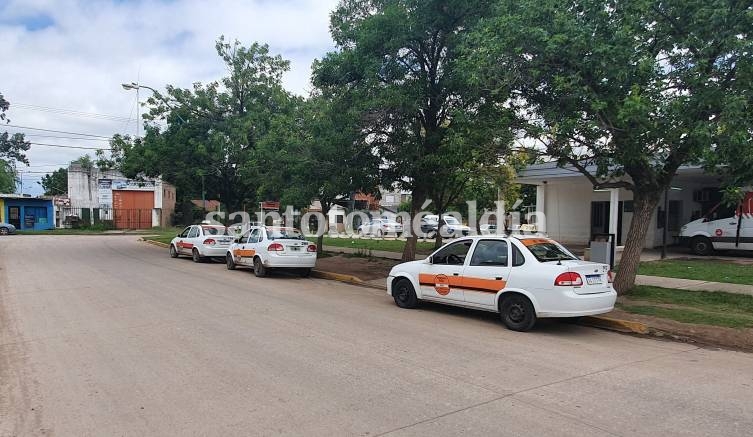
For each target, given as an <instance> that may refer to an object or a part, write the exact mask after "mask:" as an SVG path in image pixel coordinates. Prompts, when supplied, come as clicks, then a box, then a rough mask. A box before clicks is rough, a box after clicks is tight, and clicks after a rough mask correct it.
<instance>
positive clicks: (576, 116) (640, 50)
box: [465, 0, 753, 293]
mask: <svg viewBox="0 0 753 437" xmlns="http://www.w3.org/2000/svg"><path fill="white" fill-rule="evenodd" d="M501 29H503V31H500V30H501ZM751 29H753V11H752V10H751V6H750V4H749V3H748V2H737V1H726V0H703V1H701V0H668V1H663V2H655V1H649V0H639V1H632V2H617V1H607V2H603V1H594V0H589V1H585V2H583V1H578V2H576V1H566V0H545V1H539V0H536V1H533V0H524V1H514V2H513V1H501V2H499V3H498V7H497V12H496V14H495V15H494V17H493V18H490V19H488V20H485V21H484V23H483V26H480V27H479V28H478V29H476V30H475V32H474V35H473V37H472V38H470V39H469V42H468V43H469V45H470V46H474V47H476V48H477V50H476V51H475V52H472V53H471V54H470V56H469V57H468V61H467V62H466V63H465V65H466V67H467V68H469V69H471V70H473V71H478V72H479V74H478V75H477V76H475V78H476V79H477V83H478V85H479V86H481V85H483V86H485V87H489V88H492V89H494V88H500V89H502V90H506V89H507V88H508V87H510V86H512V87H513V88H514V90H515V91H514V92H515V94H514V95H515V96H516V98H515V99H514V100H512V101H511V106H512V107H513V108H515V109H516V110H517V112H518V114H520V115H521V117H522V118H524V119H525V120H526V121H527V122H528V126H527V132H528V134H529V136H531V137H533V138H537V139H539V140H540V141H541V142H542V143H543V144H544V145H545V151H544V152H545V153H546V154H548V155H549V156H552V157H554V158H556V159H558V160H559V162H560V163H561V164H563V165H564V164H569V165H572V166H574V167H575V168H577V169H578V170H579V171H580V172H582V173H583V174H584V175H585V176H586V177H587V178H588V179H589V180H590V181H591V182H592V183H593V185H594V187H596V188H625V189H627V190H630V191H632V193H633V202H634V210H635V213H634V215H633V219H632V222H631V224H630V230H629V232H628V236H627V240H626V243H625V249H624V252H623V254H622V261H621V263H620V269H619V272H618V274H617V277H616V280H615V288H616V289H617V290H618V292H620V293H625V292H627V291H628V290H629V289H630V288H632V286H633V284H634V281H635V275H636V272H637V268H638V263H639V261H640V254H641V251H642V249H643V244H644V240H645V235H646V231H647V229H648V225H649V222H650V220H651V217H652V214H654V211H655V209H656V206H657V204H658V201H659V199H660V196H661V194H662V193H663V192H664V191H665V189H667V188H668V187H669V186H670V184H671V181H672V178H673V176H674V174H675V172H676V171H677V169H678V168H679V167H680V166H681V165H683V164H688V163H693V162H699V161H701V160H703V159H704V158H705V157H708V156H709V155H716V156H718V157H724V158H725V159H724V162H719V161H717V162H716V164H729V162H730V160H731V159H733V158H735V157H734V156H730V153H729V151H738V152H740V153H742V155H743V156H744V157H745V159H746V160H748V162H750V159H751V154H752V152H751V147H750V144H751V126H752V125H753V124H751V114H753V111H751V108H752V105H751V103H753V99H752V98H751V96H753V94H752V91H751V90H752V89H753V86H752V85H753V83H752V80H753V74H752V73H753V68H752V66H753V62H752V60H753V46H751V38H750V32H751Z"/></svg>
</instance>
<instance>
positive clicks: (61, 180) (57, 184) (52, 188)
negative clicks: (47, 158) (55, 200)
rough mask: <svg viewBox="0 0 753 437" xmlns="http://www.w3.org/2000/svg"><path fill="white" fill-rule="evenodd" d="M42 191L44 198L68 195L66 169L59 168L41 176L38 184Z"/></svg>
mask: <svg viewBox="0 0 753 437" xmlns="http://www.w3.org/2000/svg"><path fill="white" fill-rule="evenodd" d="M38 183H39V184H40V185H41V186H42V188H43V189H44V195H45V196H61V195H64V194H67V193H68V169H66V168H59V169H57V170H55V171H53V172H52V173H49V174H46V175H44V176H42V180H41V181H40V182H38Z"/></svg>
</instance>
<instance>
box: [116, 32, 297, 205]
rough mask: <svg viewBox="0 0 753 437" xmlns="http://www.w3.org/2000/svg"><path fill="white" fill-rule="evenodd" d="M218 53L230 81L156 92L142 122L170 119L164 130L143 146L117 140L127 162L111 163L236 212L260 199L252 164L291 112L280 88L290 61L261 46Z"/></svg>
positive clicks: (228, 47)
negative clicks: (273, 127)
mask: <svg viewBox="0 0 753 437" xmlns="http://www.w3.org/2000/svg"><path fill="white" fill-rule="evenodd" d="M216 49H217V54H218V55H219V56H220V58H221V59H222V61H223V62H224V63H225V66H226V67H227V70H228V75H227V76H226V77H224V78H222V79H220V80H219V81H217V82H212V83H209V84H206V85H202V84H200V83H196V84H194V86H193V88H192V89H182V88H177V87H174V86H171V85H168V86H167V87H166V93H165V94H162V93H155V94H154V95H153V96H152V97H151V98H149V99H148V103H149V105H150V107H151V109H150V111H149V113H148V114H146V115H145V118H146V119H147V120H157V119H162V120H165V121H167V123H168V125H167V128H166V129H164V130H161V129H160V128H158V127H156V126H154V125H150V126H147V128H146V135H145V137H144V139H143V141H140V140H135V141H134V140H132V139H129V138H128V137H120V138H113V143H112V145H116V146H117V147H116V149H119V150H122V156H118V151H116V154H115V157H113V156H110V157H109V158H108V159H109V160H110V161H111V163H112V166H114V167H116V168H118V169H120V170H121V171H123V172H124V174H126V175H128V176H130V177H135V176H136V175H138V174H144V175H146V176H158V175H161V176H162V177H163V178H164V179H165V180H166V181H168V182H171V183H173V184H174V185H175V186H176V188H177V190H178V192H179V193H182V197H184V198H187V197H192V198H197V197H200V196H201V195H202V186H203V187H204V191H205V192H206V196H207V197H208V198H219V199H220V200H221V201H222V202H223V204H226V205H227V206H228V208H230V209H231V210H237V209H238V208H239V207H241V206H242V205H243V203H244V202H247V201H253V200H255V193H256V188H257V186H258V184H259V179H258V174H259V173H258V171H257V170H258V168H259V167H258V166H256V165H251V164H250V163H253V162H254V161H255V160H256V149H257V146H258V144H259V141H260V140H261V139H262V138H263V137H264V136H265V135H266V134H267V132H268V131H269V128H270V124H271V122H272V118H273V115H275V114H279V113H280V112H284V111H288V110H289V107H290V106H291V105H290V96H289V94H288V93H287V92H286V91H285V90H284V89H283V88H282V84H281V80H282V74H283V73H284V72H285V71H287V70H288V68H289V63H288V61H286V60H283V59H282V58H281V57H280V56H273V55H271V54H270V53H269V48H268V46H266V45H261V44H257V43H254V44H252V45H251V46H249V47H243V46H241V44H240V43H239V42H237V41H236V42H234V43H232V44H230V43H227V42H226V41H225V40H224V38H220V39H219V40H218V41H217V43H216Z"/></svg>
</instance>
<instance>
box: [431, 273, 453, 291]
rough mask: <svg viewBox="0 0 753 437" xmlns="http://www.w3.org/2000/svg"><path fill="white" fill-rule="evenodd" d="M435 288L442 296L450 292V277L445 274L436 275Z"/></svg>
mask: <svg viewBox="0 0 753 437" xmlns="http://www.w3.org/2000/svg"><path fill="white" fill-rule="evenodd" d="M434 289H435V290H436V291H437V293H439V294H440V295H442V296H447V295H448V294H450V278H448V277H447V276H445V275H436V276H434Z"/></svg>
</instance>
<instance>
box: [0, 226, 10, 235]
mask: <svg viewBox="0 0 753 437" xmlns="http://www.w3.org/2000/svg"><path fill="white" fill-rule="evenodd" d="M9 233H10V231H9V230H8V228H6V227H2V228H0V235H8V234H9Z"/></svg>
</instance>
